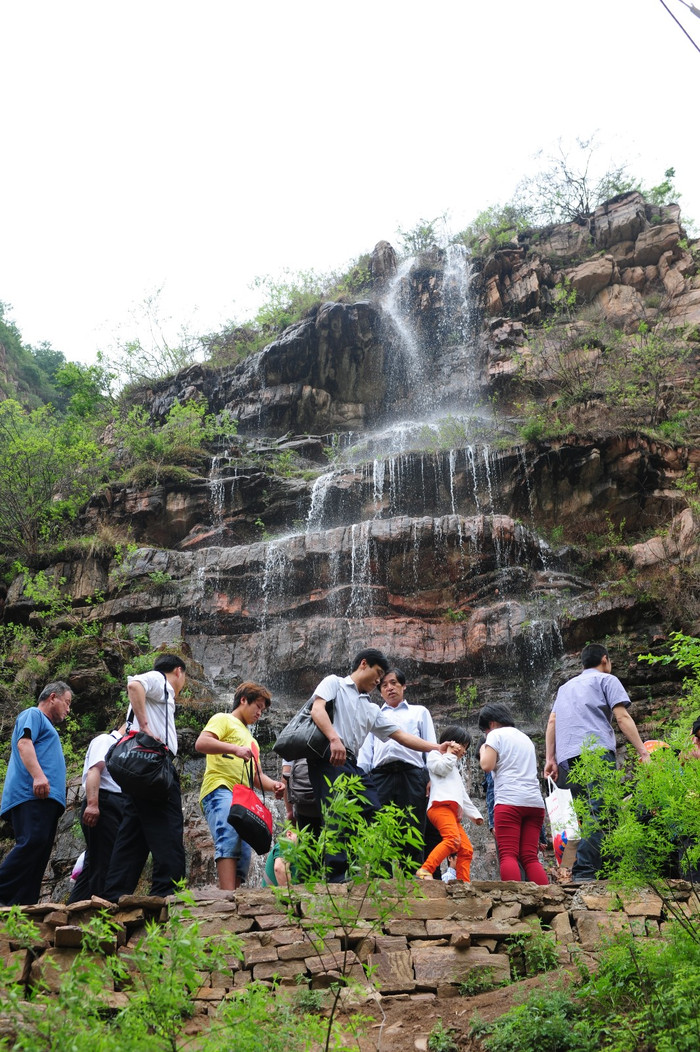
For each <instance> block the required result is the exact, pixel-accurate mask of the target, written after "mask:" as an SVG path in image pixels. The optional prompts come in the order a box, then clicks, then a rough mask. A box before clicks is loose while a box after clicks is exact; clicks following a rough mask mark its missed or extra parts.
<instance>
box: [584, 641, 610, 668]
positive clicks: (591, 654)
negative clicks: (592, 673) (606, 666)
mask: <svg viewBox="0 0 700 1052" xmlns="http://www.w3.org/2000/svg"><path fill="white" fill-rule="evenodd" d="M606 657H609V654H608V650H607V647H604V646H603V644H602V643H589V644H588V646H585V647H584V648H583V650H582V651H581V665H582V666H583V668H598V665H600V663H601V661H602V660H603V658H606Z"/></svg>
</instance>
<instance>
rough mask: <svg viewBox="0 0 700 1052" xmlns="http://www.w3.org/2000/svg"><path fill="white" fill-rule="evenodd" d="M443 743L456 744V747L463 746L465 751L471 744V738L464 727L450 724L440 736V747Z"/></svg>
mask: <svg viewBox="0 0 700 1052" xmlns="http://www.w3.org/2000/svg"><path fill="white" fill-rule="evenodd" d="M443 742H457V744H458V745H463V746H464V748H465V749H468V748H469V746H470V745H471V743H472V736H471V734H470V733H469V731H468V730H467V728H466V727H462V726H461V724H459V723H451V724H450V726H449V727H445V729H444V731H443V732H442V734H441V735H440V745H442V743H443Z"/></svg>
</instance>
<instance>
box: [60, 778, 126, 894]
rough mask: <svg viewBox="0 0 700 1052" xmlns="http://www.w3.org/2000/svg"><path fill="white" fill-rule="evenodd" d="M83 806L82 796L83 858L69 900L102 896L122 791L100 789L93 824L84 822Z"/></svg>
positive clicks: (121, 809) (119, 817) (121, 807)
mask: <svg viewBox="0 0 700 1052" xmlns="http://www.w3.org/2000/svg"><path fill="white" fill-rule="evenodd" d="M86 806H87V801H86V800H84V801H83V806H82V809H81V811H80V825H81V828H82V830H83V836H84V837H85V861H84V863H83V872H82V873H81V874H80V876H79V877H78V879H77V880H76V882H75V885H74V887H73V890H72V891H71V893H70V897H69V899H68V902H69V903H70V902H80V901H81V900H82V899H89V898H90V896H91V895H99V896H100V898H104V891H105V884H106V883H107V876H108V874H109V868H110V862H111V859H112V849H113V848H114V845H115V843H116V839H117V833H118V832H119V826H120V825H121V822H122V818H123V817H124V794H123V793H114V792H111V791H110V790H109V789H100V794H99V807H100V817H99V819H98V821H97V825H94V826H86V825H85V823H84V821H83V815H84V814H85V808H86Z"/></svg>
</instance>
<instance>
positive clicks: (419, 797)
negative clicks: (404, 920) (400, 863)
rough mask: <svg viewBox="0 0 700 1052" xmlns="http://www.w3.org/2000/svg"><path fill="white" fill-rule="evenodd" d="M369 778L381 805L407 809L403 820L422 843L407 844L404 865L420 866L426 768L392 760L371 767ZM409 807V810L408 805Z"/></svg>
mask: <svg viewBox="0 0 700 1052" xmlns="http://www.w3.org/2000/svg"><path fill="white" fill-rule="evenodd" d="M372 778H373V779H374V784H375V786H376V788H377V795H378V796H379V802H380V803H381V805H382V806H384V805H385V804H396V806H397V807H400V808H401V809H402V810H405V811H406V820H407V821H408V822H409V824H410V825H411V826H413V828H414V829H415V830H416V831H417V832H418V833H420V837H421V843H420V844H419V845H417V846H415V847H414V846H413V845H410V844H409V845H406V858H407V864H408V865H407V868H408V869H409V871H410V870H412V869H415V868H416V867H417V866H420V865H421V863H422V861H423V847H424V844H425V814H426V808H427V806H428V799H427V797H426V787H427V785H428V769H427V768H426V767H424V766H422V765H421V766H420V767H417V766H416V764H414V763H404V762H403V761H402V760H395V761H393V762H392V763H385V764H381V765H380V766H379V767H374V768H373V769H372ZM409 807H410V808H411V811H409V810H408V808H409Z"/></svg>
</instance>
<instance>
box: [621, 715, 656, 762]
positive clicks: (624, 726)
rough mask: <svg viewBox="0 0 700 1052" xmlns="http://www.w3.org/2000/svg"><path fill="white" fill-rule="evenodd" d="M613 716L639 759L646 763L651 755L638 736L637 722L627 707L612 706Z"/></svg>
mask: <svg viewBox="0 0 700 1052" xmlns="http://www.w3.org/2000/svg"><path fill="white" fill-rule="evenodd" d="M613 716H614V717H615V719H616V721H617V725H618V727H619V728H620V730H621V731H622V733H623V734H624V736H625V738H626V739H627V741H628V742H629V743H630V745H631V746H632V747H633V748H634V750H635V752H636V753H637V755H638V756H639V759H640V760H641V761H642V763H647V762H648V761H649V760H650V759H651V756H650V754H649V753H648V752H647V750H646V749H645V748H644V742H643V741H642V739H641V737H640V736H639V731H638V730H637V724H636V723H635V722H634V720H633V719H632V717H631V716H630V714H629V712H628V711H627V708H626V707H625V706H624V705H615V707H614V708H613Z"/></svg>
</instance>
